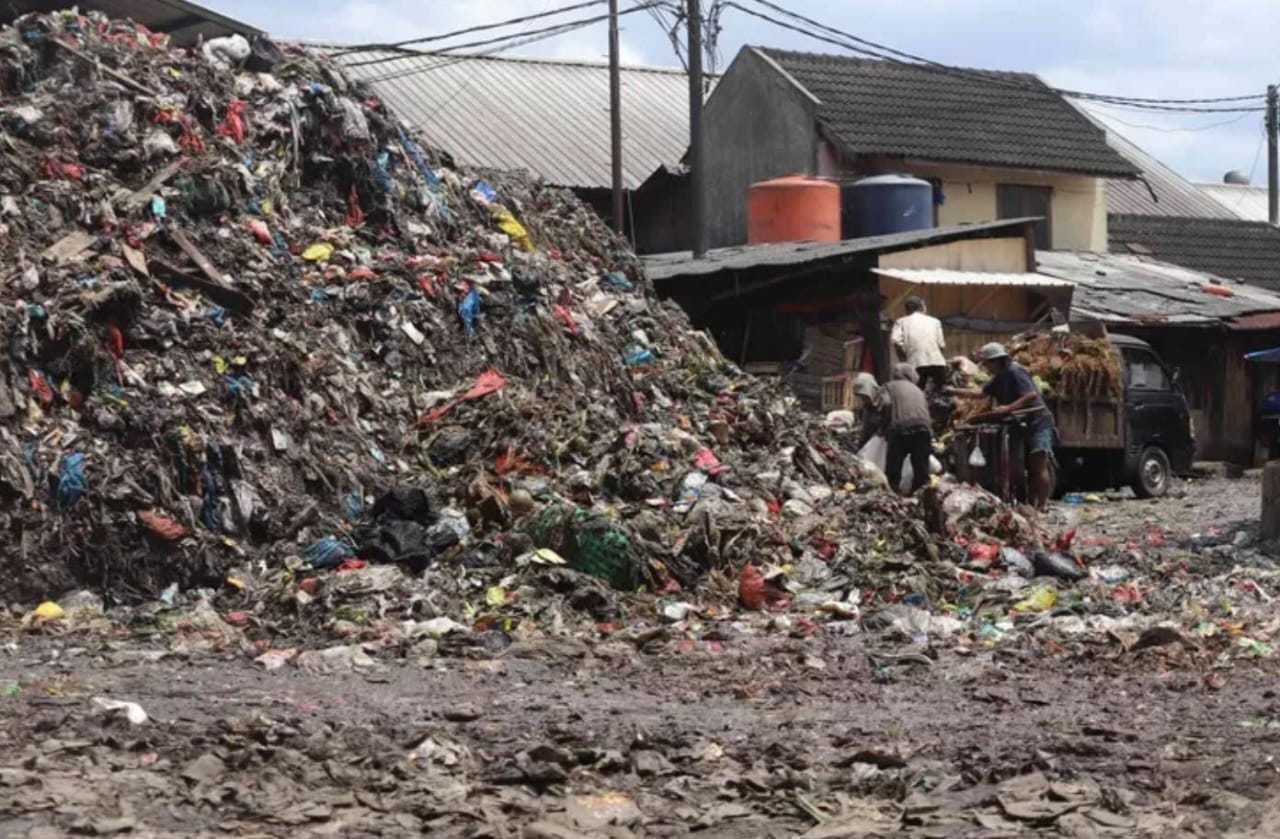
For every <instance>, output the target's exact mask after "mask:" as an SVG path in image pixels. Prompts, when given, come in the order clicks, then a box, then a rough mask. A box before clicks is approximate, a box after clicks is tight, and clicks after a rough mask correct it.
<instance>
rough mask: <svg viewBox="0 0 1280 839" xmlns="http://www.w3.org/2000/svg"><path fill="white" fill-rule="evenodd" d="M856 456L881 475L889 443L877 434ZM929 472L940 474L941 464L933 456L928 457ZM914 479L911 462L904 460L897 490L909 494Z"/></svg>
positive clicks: (887, 457)
mask: <svg viewBox="0 0 1280 839" xmlns="http://www.w3.org/2000/svg"><path fill="white" fill-rule="evenodd" d="M858 456H859V457H861V458H862V459H863V460H865V461H867V462H868V463H871V464H872V465H873V466H875V467H876V469H878V470H880V472H881V473H884V472H885V464H886V463H887V462H888V460H889V441H888V440H886V439H885V438H884V436H883V435H880V434H877V435H875V436H874V437H872V438H871V439H870V440H868V441H867V444H866V445H865V446H863V447H862V449H861V450H860V451H859V452H858ZM929 472H930V474H933V475H938V474H941V473H942V463H941V462H939V460H938V459H937V458H936V457H934V456H933V455H929ZM914 477H915V473H914V472H913V471H912V469H911V461H910V460H904V461H903V463H902V481H901V483H899V484H898V490H899V491H900V492H904V493H905V492H909V491H910V490H911V483H912V479H913V478H914Z"/></svg>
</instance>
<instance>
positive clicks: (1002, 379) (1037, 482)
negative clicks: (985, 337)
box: [951, 344, 1058, 510]
mask: <svg viewBox="0 0 1280 839" xmlns="http://www.w3.org/2000/svg"><path fill="white" fill-rule="evenodd" d="M978 360H979V361H981V362H982V366H983V367H985V368H986V370H987V372H988V373H990V374H991V380H990V381H988V382H987V383H986V385H985V386H983V388H982V390H952V391H951V392H952V393H953V394H954V395H956V396H961V397H969V398H976V397H980V396H989V397H991V400H992V401H993V402H994V403H995V405H996V407H995V408H993V409H992V411H991V414H993V415H995V416H1009V415H1011V414H1013V413H1015V412H1020V411H1026V412H1027V413H1026V414H1025V415H1024V416H1025V417H1026V420H1027V484H1028V495H1029V496H1030V497H1029V499H1028V500H1029V501H1030V502H1031V505H1032V506H1033V507H1035V508H1036V509H1037V510H1043V509H1044V506H1045V504H1047V503H1048V501H1049V495H1050V494H1051V493H1052V491H1053V485H1052V484H1053V476H1052V474H1051V473H1050V471H1049V458H1050V457H1052V456H1053V448H1054V446H1055V445H1057V442H1058V429H1057V427H1056V426H1055V425H1054V423H1053V414H1052V413H1050V411H1049V408H1048V406H1046V405H1045V404H1044V397H1042V396H1041V395H1040V389H1039V388H1037V387H1036V383H1035V381H1033V380H1032V378H1031V374H1030V373H1028V372H1027V371H1026V369H1025V368H1023V367H1022V366H1021V365H1019V364H1016V363H1015V362H1014V361H1013V359H1011V358H1009V353H1008V351H1007V350H1005V348H1004V346H1003V345H1001V344H987V345H986V346H985V347H983V348H982V349H980V350H978Z"/></svg>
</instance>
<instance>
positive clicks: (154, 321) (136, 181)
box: [0, 11, 929, 602]
mask: <svg viewBox="0 0 1280 839" xmlns="http://www.w3.org/2000/svg"><path fill="white" fill-rule="evenodd" d="M0 53H2V54H3V57H4V66H5V69H6V72H5V73H4V75H3V77H2V78H0V89H2V90H3V100H0V125H2V126H3V129H4V131H5V140H6V144H5V147H4V149H3V151H0V221H2V222H3V225H2V227H0V251H2V252H3V256H4V263H5V264H6V265H7V266H8V268H9V273H8V275H7V276H6V277H5V279H4V281H3V284H2V285H0V289H2V291H0V295H3V304H4V305H3V307H0V334H3V336H4V339H5V348H6V358H5V363H4V364H3V365H2V366H0V438H2V443H0V529H2V530H3V532H4V533H5V534H6V539H5V542H6V549H5V551H4V552H2V553H0V572H3V573H4V575H5V576H6V578H7V580H8V581H9V586H8V587H7V597H8V598H10V599H12V600H14V601H18V602H28V601H32V600H36V599H40V598H45V597H50V596H55V595H57V594H58V593H60V592H63V591H67V590H70V589H73V588H78V587H83V586H87V587H90V588H93V589H95V590H98V591H102V592H105V593H107V594H108V595H109V597H110V599H111V600H113V601H116V602H120V601H136V600H154V599H155V598H157V597H161V596H162V595H164V594H165V593H166V592H169V591H172V589H173V587H174V586H176V587H178V588H180V589H182V590H186V589H188V588H193V587H218V588H224V587H226V586H227V585H228V584H229V582H231V583H235V582H238V583H239V585H241V586H243V582H242V581H241V580H239V579H238V578H233V579H232V580H231V581H229V580H228V574H229V571H230V570H231V569H232V568H237V567H245V568H251V569H255V570H256V572H258V573H261V574H263V575H271V574H277V575H279V574H284V575H286V576H287V577H288V579H289V580H291V581H292V584H293V585H294V586H295V587H296V585H297V582H298V580H299V579H302V578H306V577H308V576H311V577H314V576H315V575H322V574H325V573H330V572H329V569H334V568H343V569H348V570H350V569H355V568H358V567H361V566H363V565H364V564H365V563H375V564H376V563H394V564H395V565H397V566H399V567H400V568H403V569H405V570H406V571H409V572H422V571H424V570H426V569H430V568H437V567H449V568H464V569H477V568H485V569H492V572H491V573H490V574H489V577H490V580H491V581H492V582H497V581H500V580H503V579H505V577H506V575H508V574H510V573H513V572H516V571H518V570H519V569H522V568H534V569H537V568H540V567H547V566H556V565H568V566H570V567H571V568H572V569H575V570H577V571H580V572H583V573H585V574H588V575H593V576H594V577H596V578H601V579H604V580H607V581H608V582H610V583H612V584H613V585H615V586H617V587H633V586H637V585H649V586H652V587H655V588H665V589H667V590H672V589H675V588H679V587H682V586H683V587H689V586H695V585H701V584H703V583H704V582H705V581H706V580H707V579H708V576H709V575H712V574H718V573H723V574H725V575H727V576H728V577H735V576H736V575H737V574H738V571H739V570H740V569H741V567H742V566H743V565H745V564H746V563H748V562H752V563H755V564H759V565H761V566H762V567H764V566H773V565H784V564H786V563H788V562H791V561H792V560H795V559H797V558H804V557H809V556H813V555H815V552H821V553H822V554H823V555H824V557H826V558H829V557H831V556H833V555H835V554H836V553H839V554H840V555H841V556H844V557H848V558H852V557H854V556H859V557H862V556H863V555H864V554H871V555H884V556H889V555H891V554H903V553H905V554H909V555H923V552H924V551H925V550H926V548H927V547H928V544H929V537H928V535H927V534H925V533H924V532H923V530H922V529H919V530H915V529H912V528H905V529H904V528H903V527H901V518H902V517H903V516H904V511H903V509H902V508H901V505H902V504H903V502H901V501H899V500H897V499H895V498H892V497H890V496H888V495H885V494H882V493H879V492H874V491H870V490H869V487H868V485H867V482H866V481H865V480H864V478H865V472H864V471H863V469H862V467H861V465H860V463H859V461H858V460H857V458H856V457H855V456H853V455H852V454H850V453H848V452H846V451H845V450H844V449H843V448H842V447H841V445H840V444H839V443H838V442H837V441H836V440H834V439H833V438H832V437H830V436H829V435H828V433H827V432H826V431H825V430H824V429H823V428H822V427H821V425H820V423H818V422H817V421H815V420H812V419H811V418H809V417H808V416H807V415H805V414H803V413H802V412H800V411H799V410H798V408H796V407H795V406H794V403H793V402H791V401H790V400H788V399H787V398H785V397H784V396H783V394H782V392H781V391H780V390H778V389H776V388H774V387H772V386H769V385H765V384H762V383H760V382H757V381H755V380H752V379H750V378H748V377H745V376H744V375H742V374H741V373H740V371H738V370H737V369H736V368H735V367H733V366H732V365H731V364H729V363H727V362H726V361H725V360H724V359H723V358H722V357H721V356H720V355H719V353H718V351H717V350H716V348H715V346H714V345H713V344H712V343H711V342H710V341H709V340H708V339H707V338H706V337H705V336H704V335H701V334H699V333H695V332H693V331H692V330H691V329H690V327H689V324H688V321H687V320H686V319H685V317H684V315H683V313H681V312H680V311H679V310H678V309H677V308H675V307H674V306H673V305H670V304H662V303H659V302H657V301H656V300H655V299H654V297H653V295H652V292H651V289H650V287H649V286H648V284H647V282H646V280H645V278H644V277H643V275H642V273H641V271H640V269H639V267H638V264H637V262H636V260H635V259H634V256H633V255H632V254H631V253H630V251H629V250H628V249H627V247H626V245H625V243H624V242H623V241H622V240H620V239H618V238H616V237H615V236H613V235H612V234H611V233H610V232H609V231H608V230H607V229H605V228H604V227H603V225H602V224H601V223H600V221H599V220H598V219H597V217H596V216H595V215H594V214H593V213H591V212H590V211H589V210H588V209H586V208H585V207H584V206H583V205H581V204H580V203H579V202H577V201H576V200H575V199H574V198H573V197H572V196H571V195H570V194H568V193H566V192H564V191H561V190H556V189H551V188H548V187H546V186H545V185H543V184H541V183H538V182H535V181H532V180H530V179H528V178H526V177H523V176H516V175H509V174H501V173H492V172H486V173H472V172H466V171H463V170H460V169H458V168H456V167H455V166H453V165H452V163H451V161H450V160H449V159H448V158H447V157H446V156H444V155H441V154H438V153H436V152H434V151H433V150H432V149H430V147H429V146H428V145H427V144H426V143H425V142H423V141H422V139H421V138H419V137H417V136H415V135H414V133H413V132H411V131H409V130H407V129H406V128H405V127H404V126H403V125H401V124H400V123H399V122H397V121H396V119H395V118H394V117H393V116H392V115H391V114H390V113H389V112H388V111H387V110H386V109H385V108H384V107H383V105H382V104H381V103H380V102H378V101H377V100H376V99H374V98H372V97H371V96H370V94H369V93H368V92H367V91H365V90H362V89H360V88H358V87H356V86H353V85H352V84H351V83H350V82H348V81H347V80H346V79H345V78H344V76H343V75H342V73H341V72H340V70H339V69H338V68H337V66H336V65H335V64H334V63H332V62H331V61H330V60H328V59H326V58H325V57H323V56H321V55H316V54H311V53H308V52H306V51H304V50H302V49H301V48H285V49H283V50H278V49H275V48H270V49H258V48H255V49H253V50H251V51H248V52H247V53H246V51H245V50H243V49H241V48H240V47H239V45H237V44H235V43H231V44H218V43H211V44H206V45H205V48H204V49H202V50H183V49H176V48H172V47H171V46H170V45H169V44H168V43H167V42H166V39H165V38H164V37H163V36H160V35H157V34H155V33H151V32H148V31H147V30H146V29H145V28H144V27H141V26H138V25H136V24H133V23H131V22H127V21H119V20H110V19H107V18H105V17H103V16H101V15H99V14H97V13H92V12H91V13H87V14H78V13H76V12H73V11H72V12H60V13H55V14H50V15H38V14H32V15H27V16H24V17H21V18H19V19H18V20H17V21H16V22H15V23H14V24H13V25H12V26H10V27H8V28H5V29H3V30H0ZM566 570H568V569H566ZM304 582H305V580H304ZM507 585H512V584H511V583H507ZM850 585H852V583H851V584H850ZM513 588H514V586H513Z"/></svg>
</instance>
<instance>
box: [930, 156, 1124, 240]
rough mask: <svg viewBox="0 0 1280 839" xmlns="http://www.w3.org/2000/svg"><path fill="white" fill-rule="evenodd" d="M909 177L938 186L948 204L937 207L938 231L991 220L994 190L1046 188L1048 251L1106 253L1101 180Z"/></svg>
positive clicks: (935, 173)
mask: <svg viewBox="0 0 1280 839" xmlns="http://www.w3.org/2000/svg"><path fill="white" fill-rule="evenodd" d="M908 171H910V172H911V174H912V175H915V176H916V177H918V178H940V179H941V180H942V191H943V195H944V196H945V198H946V201H945V203H943V204H942V205H941V206H940V207H938V219H937V223H938V225H939V226H940V227H945V226H948V225H953V224H962V223H966V222H981V221H993V220H995V218H996V185H997V184H1022V185H1025V186H1047V187H1051V188H1052V189H1053V198H1052V205H1051V215H1052V218H1051V219H1050V225H1051V226H1050V230H1049V237H1050V244H1051V247H1052V248H1053V249H1054V250H1081V251H1097V252H1099V253H1105V252H1106V250H1107V203H1106V194H1105V192H1104V189H1105V186H1104V181H1103V180H1102V179H1101V178H1090V177H1084V176H1078V175H1055V174H1052V173H1040V172H1021V171H1019V170H1016V169H986V168H976V167H975V168H970V167H963V166H947V165H938V164H923V163H921V164H913V165H910V166H909V167H908Z"/></svg>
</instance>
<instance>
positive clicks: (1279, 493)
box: [1262, 460, 1280, 541]
mask: <svg viewBox="0 0 1280 839" xmlns="http://www.w3.org/2000/svg"><path fill="white" fill-rule="evenodd" d="M1262 538H1263V540H1265V541H1271V540H1272V539H1280V460H1273V461H1271V462H1270V463H1268V464H1267V465H1266V466H1265V467H1264V468H1263V470H1262Z"/></svg>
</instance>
